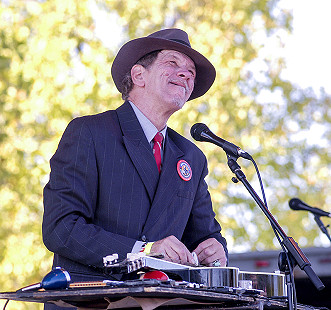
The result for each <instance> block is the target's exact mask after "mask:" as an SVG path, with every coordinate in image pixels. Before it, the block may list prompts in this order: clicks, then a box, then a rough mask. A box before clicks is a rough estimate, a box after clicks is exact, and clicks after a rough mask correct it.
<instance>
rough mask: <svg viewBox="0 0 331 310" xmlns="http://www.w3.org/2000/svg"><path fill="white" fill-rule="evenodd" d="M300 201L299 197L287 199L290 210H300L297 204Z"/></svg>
mask: <svg viewBox="0 0 331 310" xmlns="http://www.w3.org/2000/svg"><path fill="white" fill-rule="evenodd" d="M300 203H302V202H301V200H300V199H298V198H292V199H291V200H290V201H289V203H288V204H289V206H290V208H291V209H292V210H302V209H301V208H300V207H299V204H300Z"/></svg>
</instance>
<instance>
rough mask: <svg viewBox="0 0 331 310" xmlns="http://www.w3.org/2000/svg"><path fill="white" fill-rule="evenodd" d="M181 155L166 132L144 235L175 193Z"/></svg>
mask: <svg viewBox="0 0 331 310" xmlns="http://www.w3.org/2000/svg"><path fill="white" fill-rule="evenodd" d="M169 130H171V129H168V132H169ZM182 156H184V153H183V151H182V150H181V149H179V148H178V147H177V145H176V144H175V143H174V142H173V141H172V139H171V137H170V136H169V134H168V135H167V138H166V145H165V151H164V159H163V163H162V171H161V175H160V180H159V184H158V187H157V190H156V193H155V196H154V200H153V203H152V206H151V210H150V212H149V215H148V217H147V220H146V224H145V226H144V229H143V234H145V235H149V234H148V231H150V230H153V227H154V224H155V222H157V220H158V218H159V216H160V215H161V214H162V213H163V211H164V209H166V208H167V207H168V206H169V204H170V203H171V201H172V200H173V197H174V195H177V191H176V189H178V188H179V182H180V179H179V178H178V176H177V162H178V160H179V158H181V157H182ZM154 228H155V227H154Z"/></svg>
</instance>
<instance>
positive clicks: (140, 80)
mask: <svg viewBox="0 0 331 310" xmlns="http://www.w3.org/2000/svg"><path fill="white" fill-rule="evenodd" d="M145 70H146V69H145V68H144V67H143V66H142V65H134V66H133V67H132V68H131V78H132V82H133V84H135V85H137V86H140V87H144V86H145V80H144V76H143V73H144V71H145Z"/></svg>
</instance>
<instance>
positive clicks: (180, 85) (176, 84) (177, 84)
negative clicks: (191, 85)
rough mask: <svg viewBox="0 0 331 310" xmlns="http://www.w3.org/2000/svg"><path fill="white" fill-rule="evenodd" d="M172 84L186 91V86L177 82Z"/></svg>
mask: <svg viewBox="0 0 331 310" xmlns="http://www.w3.org/2000/svg"><path fill="white" fill-rule="evenodd" d="M170 84H172V85H175V86H179V87H183V88H184V89H185V90H186V86H185V85H184V84H181V83H176V82H170Z"/></svg>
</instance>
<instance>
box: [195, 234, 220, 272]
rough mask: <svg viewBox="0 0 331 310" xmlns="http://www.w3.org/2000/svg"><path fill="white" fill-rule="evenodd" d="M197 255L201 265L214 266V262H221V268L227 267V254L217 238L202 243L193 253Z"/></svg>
mask: <svg viewBox="0 0 331 310" xmlns="http://www.w3.org/2000/svg"><path fill="white" fill-rule="evenodd" d="M193 252H195V253H196V254H197V256H198V259H199V263H200V264H202V265H205V266H210V267H211V266H213V262H215V261H217V260H218V261H219V262H220V267H225V266H226V254H225V251H224V248H223V245H222V244H221V243H219V242H218V241H217V240H216V239H215V238H209V239H207V240H205V241H203V242H201V243H200V244H199V245H198V246H197V248H196V249H195V250H194V251H193Z"/></svg>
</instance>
